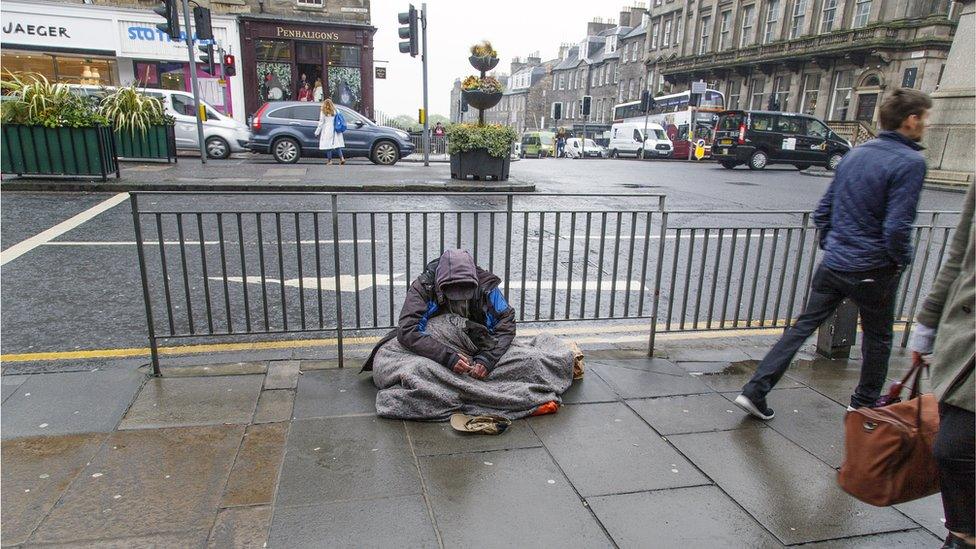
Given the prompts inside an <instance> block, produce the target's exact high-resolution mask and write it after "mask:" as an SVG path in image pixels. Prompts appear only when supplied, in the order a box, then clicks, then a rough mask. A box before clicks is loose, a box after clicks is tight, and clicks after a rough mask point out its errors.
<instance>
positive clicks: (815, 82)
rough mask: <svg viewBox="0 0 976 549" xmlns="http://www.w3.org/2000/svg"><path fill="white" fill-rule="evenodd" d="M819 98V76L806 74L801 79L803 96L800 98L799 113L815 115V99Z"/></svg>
mask: <svg viewBox="0 0 976 549" xmlns="http://www.w3.org/2000/svg"><path fill="white" fill-rule="evenodd" d="M819 96H820V75H819V74H808V75H806V76H804V77H803V96H802V97H801V99H800V100H801V103H800V112H802V113H806V114H811V115H812V114H815V113H816V111H817V99H818V97H819Z"/></svg>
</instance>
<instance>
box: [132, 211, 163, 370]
mask: <svg viewBox="0 0 976 549" xmlns="http://www.w3.org/2000/svg"><path fill="white" fill-rule="evenodd" d="M129 207H130V208H131V209H132V226H133V228H134V229H135V233H136V251H137V253H138V256H139V276H140V278H141V279H142V300H143V302H144V303H145V306H146V327H147V328H148V330H149V331H148V336H149V357H150V359H151V360H152V369H153V375H154V376H160V375H162V374H161V372H160V370H159V351H158V348H157V346H156V329H155V327H154V326H153V314H152V302H151V301H150V298H149V277H148V276H147V275H146V254H145V251H144V250H143V249H142V248H143V246H142V225H141V224H140V223H139V197H138V195H137V194H136V193H130V194H129Z"/></svg>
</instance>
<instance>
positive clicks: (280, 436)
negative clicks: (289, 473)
mask: <svg viewBox="0 0 976 549" xmlns="http://www.w3.org/2000/svg"><path fill="white" fill-rule="evenodd" d="M287 433H288V424H287V423H265V424H262V425H249V426H248V427H247V431H245V432H244V441H243V443H242V444H241V449H240V451H239V452H238V454H237V459H236V460H235V461H234V468H233V469H231V471H230V478H228V479H227V487H226V488H225V489H224V497H223V499H222V501H221V505H222V506H224V507H234V506H240V505H258V504H262V503H271V501H272V500H273V499H274V490H275V485H276V484H277V483H278V470H279V469H280V468H281V459H282V456H283V455H284V453H285V435H286V434H287Z"/></svg>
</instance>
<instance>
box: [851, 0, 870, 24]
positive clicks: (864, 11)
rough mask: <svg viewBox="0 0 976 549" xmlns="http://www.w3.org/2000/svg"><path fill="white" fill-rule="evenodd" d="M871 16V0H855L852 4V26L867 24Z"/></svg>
mask: <svg viewBox="0 0 976 549" xmlns="http://www.w3.org/2000/svg"><path fill="white" fill-rule="evenodd" d="M870 18H871V0H857V4H855V5H854V28H855V29H857V28H860V27H863V26H864V25H867V24H868V19H870Z"/></svg>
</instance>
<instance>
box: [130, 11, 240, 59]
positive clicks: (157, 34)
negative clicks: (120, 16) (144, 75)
mask: <svg viewBox="0 0 976 549" xmlns="http://www.w3.org/2000/svg"><path fill="white" fill-rule="evenodd" d="M213 32H214V40H200V39H198V38H197V37H196V36H194V37H193V43H194V45H203V44H208V43H210V42H212V41H216V42H217V43H218V44H221V45H223V46H224V47H228V46H230V45H231V44H229V43H228V42H227V28H226V27H218V26H217V25H214V27H213ZM119 35H120V36H119V55H120V56H122V57H139V58H144V59H160V60H180V61H185V60H186V58H187V53H186V32H185V31H184V32H183V33H182V34H181V38H180V39H179V40H174V39H172V38H170V37H169V35H168V34H166V33H165V32H163V31H161V30H159V29H157V28H156V23H155V22H152V21H119Z"/></svg>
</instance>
